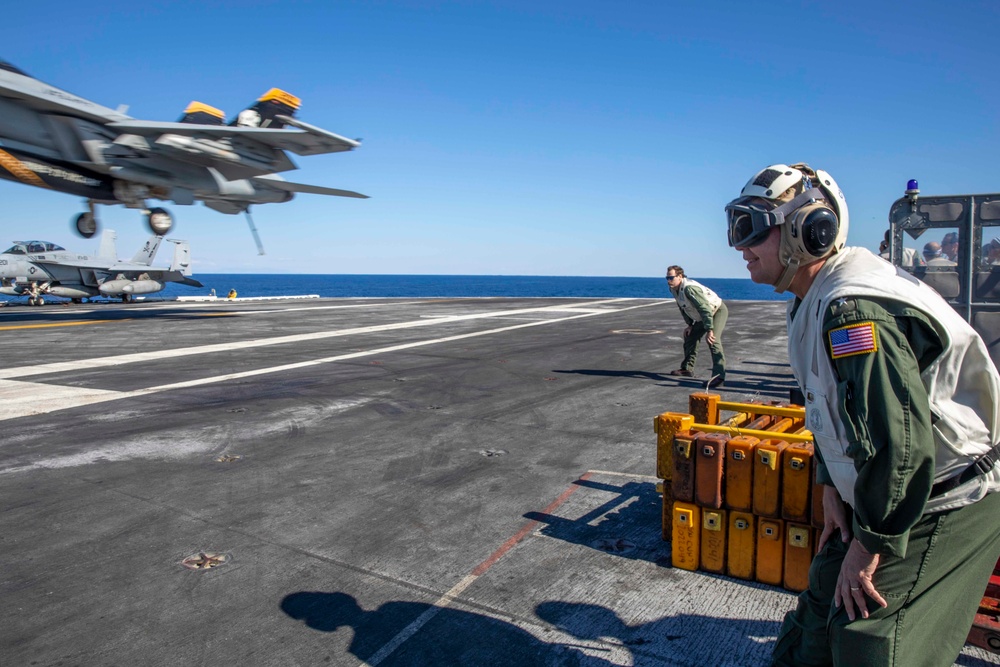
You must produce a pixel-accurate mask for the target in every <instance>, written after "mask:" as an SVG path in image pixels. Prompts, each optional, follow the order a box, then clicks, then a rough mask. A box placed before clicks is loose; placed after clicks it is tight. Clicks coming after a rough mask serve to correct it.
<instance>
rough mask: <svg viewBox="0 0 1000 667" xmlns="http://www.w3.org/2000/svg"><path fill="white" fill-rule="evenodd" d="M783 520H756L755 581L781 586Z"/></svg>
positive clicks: (783, 547)
mask: <svg viewBox="0 0 1000 667" xmlns="http://www.w3.org/2000/svg"><path fill="white" fill-rule="evenodd" d="M784 524H785V522H784V521H782V520H780V519H765V518H758V520H757V581H759V582H760V583H762V584H772V585H774V586H781V584H782V583H783V581H784V576H785V525H784Z"/></svg>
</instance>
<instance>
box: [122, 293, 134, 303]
mask: <svg viewBox="0 0 1000 667" xmlns="http://www.w3.org/2000/svg"><path fill="white" fill-rule="evenodd" d="M122 303H132V295H131V294H122Z"/></svg>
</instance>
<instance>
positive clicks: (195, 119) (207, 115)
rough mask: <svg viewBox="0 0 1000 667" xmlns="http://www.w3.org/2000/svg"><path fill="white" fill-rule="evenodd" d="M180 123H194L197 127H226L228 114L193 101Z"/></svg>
mask: <svg viewBox="0 0 1000 667" xmlns="http://www.w3.org/2000/svg"><path fill="white" fill-rule="evenodd" d="M179 122H181V123H193V124H195V125H225V123H226V114H225V113H223V112H222V110H221V109H216V108H215V107H210V106H208V105H207V104H202V103H201V102H195V101H192V102H191V104H189V105H187V108H186V109H184V115H183V116H181V118H180V121H179Z"/></svg>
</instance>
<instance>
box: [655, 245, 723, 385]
mask: <svg viewBox="0 0 1000 667" xmlns="http://www.w3.org/2000/svg"><path fill="white" fill-rule="evenodd" d="M667 285H668V286H669V287H670V292H671V294H673V295H674V299H676V300H677V307H678V308H680V311H681V316H682V317H683V318H684V321H685V322H686V323H687V327H686V328H685V329H684V362H683V363H682V364H681V367H680V368H679V369H677V370H675V371H670V375H679V376H683V377H691V376H693V375H694V362H695V359H696V358H697V357H698V342H699V341H701V339H702V336H704V337H705V339H706V340H707V341H708V349H709V351H710V352H711V353H712V378H711V380H709V382H708V386H709V388H712V387H718V386H720V385H722V383H723V382H724V381H725V379H726V355H725V354H724V353H723V351H722V330H723V329H725V328H726V320H727V319H728V318H729V309H728V308H727V307H726V304H725V303H723V302H722V299H721V298H719V295H718V294H716V293H715V292H713V291H712V290H710V289H708V288H707V287H705V286H704V285H702V284H701V283H699V282H696V281H694V280H691V279H690V278H688V277H687V276H685V275H684V269H682V268H681V267H679V266H677V265H676V264H675V265H673V266H671V267H669V268H668V269H667Z"/></svg>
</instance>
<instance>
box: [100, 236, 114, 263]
mask: <svg viewBox="0 0 1000 667" xmlns="http://www.w3.org/2000/svg"><path fill="white" fill-rule="evenodd" d="M117 240H118V233H117V232H115V230H113V229H105V230H104V231H103V232H101V245H100V246H98V248H97V258H98V259H104V260H107V261H109V262H111V263H112V264H114V263H115V262H117V261H118V247H117V243H116V241H117Z"/></svg>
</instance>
